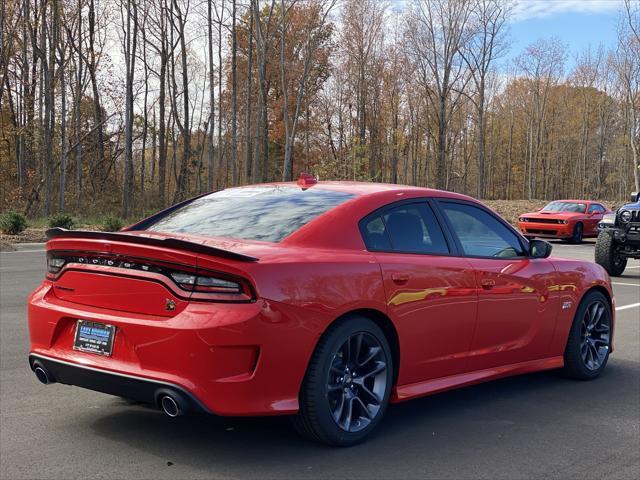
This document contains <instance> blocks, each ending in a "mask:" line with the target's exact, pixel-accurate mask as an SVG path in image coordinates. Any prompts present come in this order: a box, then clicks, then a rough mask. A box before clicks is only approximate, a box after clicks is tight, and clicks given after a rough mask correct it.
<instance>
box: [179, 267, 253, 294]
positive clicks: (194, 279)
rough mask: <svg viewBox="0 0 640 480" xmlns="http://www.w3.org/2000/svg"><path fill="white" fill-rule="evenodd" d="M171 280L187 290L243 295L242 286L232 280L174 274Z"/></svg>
mask: <svg viewBox="0 0 640 480" xmlns="http://www.w3.org/2000/svg"><path fill="white" fill-rule="evenodd" d="M171 278H173V280H174V281H175V282H176V283H177V284H178V285H179V286H180V287H181V288H184V289H185V290H191V291H195V292H205V293H242V285H240V284H239V283H237V282H233V281H231V280H225V279H223V278H218V277H210V276H203V275H191V274H188V273H178V272H175V273H172V274H171Z"/></svg>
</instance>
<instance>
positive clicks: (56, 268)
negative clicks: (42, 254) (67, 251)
mask: <svg viewBox="0 0 640 480" xmlns="http://www.w3.org/2000/svg"><path fill="white" fill-rule="evenodd" d="M65 262H66V260H65V259H64V258H58V257H49V256H48V257H47V273H50V274H51V275H57V274H58V273H59V272H60V270H61V269H62V267H64V264H65Z"/></svg>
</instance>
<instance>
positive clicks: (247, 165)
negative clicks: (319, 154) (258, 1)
mask: <svg viewBox="0 0 640 480" xmlns="http://www.w3.org/2000/svg"><path fill="white" fill-rule="evenodd" d="M234 1H235V0H234ZM247 41H248V42H249V52H248V53H247V86H246V88H245V97H246V103H245V107H244V108H245V118H244V125H245V127H244V132H245V149H244V155H245V159H244V180H245V182H248V181H249V179H250V178H251V145H252V133H251V106H252V102H251V91H252V86H253V14H252V13H250V15H249V35H248V39H247Z"/></svg>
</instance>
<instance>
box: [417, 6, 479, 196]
mask: <svg viewBox="0 0 640 480" xmlns="http://www.w3.org/2000/svg"><path fill="white" fill-rule="evenodd" d="M471 13H472V4H471V2H470V1H468V0H419V1H418V2H417V5H416V6H415V7H414V8H413V9H412V10H411V12H410V17H409V29H408V35H409V38H410V39H411V46H410V47H409V48H410V49H411V52H410V54H411V55H412V57H413V59H414V61H415V63H416V66H417V70H418V81H419V82H420V84H421V85H422V87H423V89H424V94H425V95H426V97H427V98H428V99H429V101H430V102H431V104H432V108H433V110H434V112H433V114H434V116H435V118H436V123H437V139H436V148H437V157H436V175H435V177H436V178H435V180H436V181H435V185H436V188H442V189H444V188H446V187H447V155H448V152H449V143H448V142H449V139H448V135H449V127H450V123H451V119H452V117H453V114H454V112H455V110H456V109H457V108H458V106H459V105H460V101H461V97H462V92H464V91H465V89H466V87H467V84H468V82H469V75H468V70H467V69H466V68H465V63H464V61H463V57H462V49H463V47H464V45H465V44H466V43H467V42H468V41H469V39H470V37H471V33H472V31H471V28H470V27H471V25H470V17H471Z"/></svg>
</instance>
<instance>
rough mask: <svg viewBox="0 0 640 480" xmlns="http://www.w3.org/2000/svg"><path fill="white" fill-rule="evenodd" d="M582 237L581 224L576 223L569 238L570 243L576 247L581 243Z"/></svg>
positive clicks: (582, 228) (582, 227)
mask: <svg viewBox="0 0 640 480" xmlns="http://www.w3.org/2000/svg"><path fill="white" fill-rule="evenodd" d="M583 235H584V226H583V225H582V224H581V223H579V222H578V223H576V226H575V227H573V235H572V236H571V243H574V244H576V245H578V244H580V243H582V237H583Z"/></svg>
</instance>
